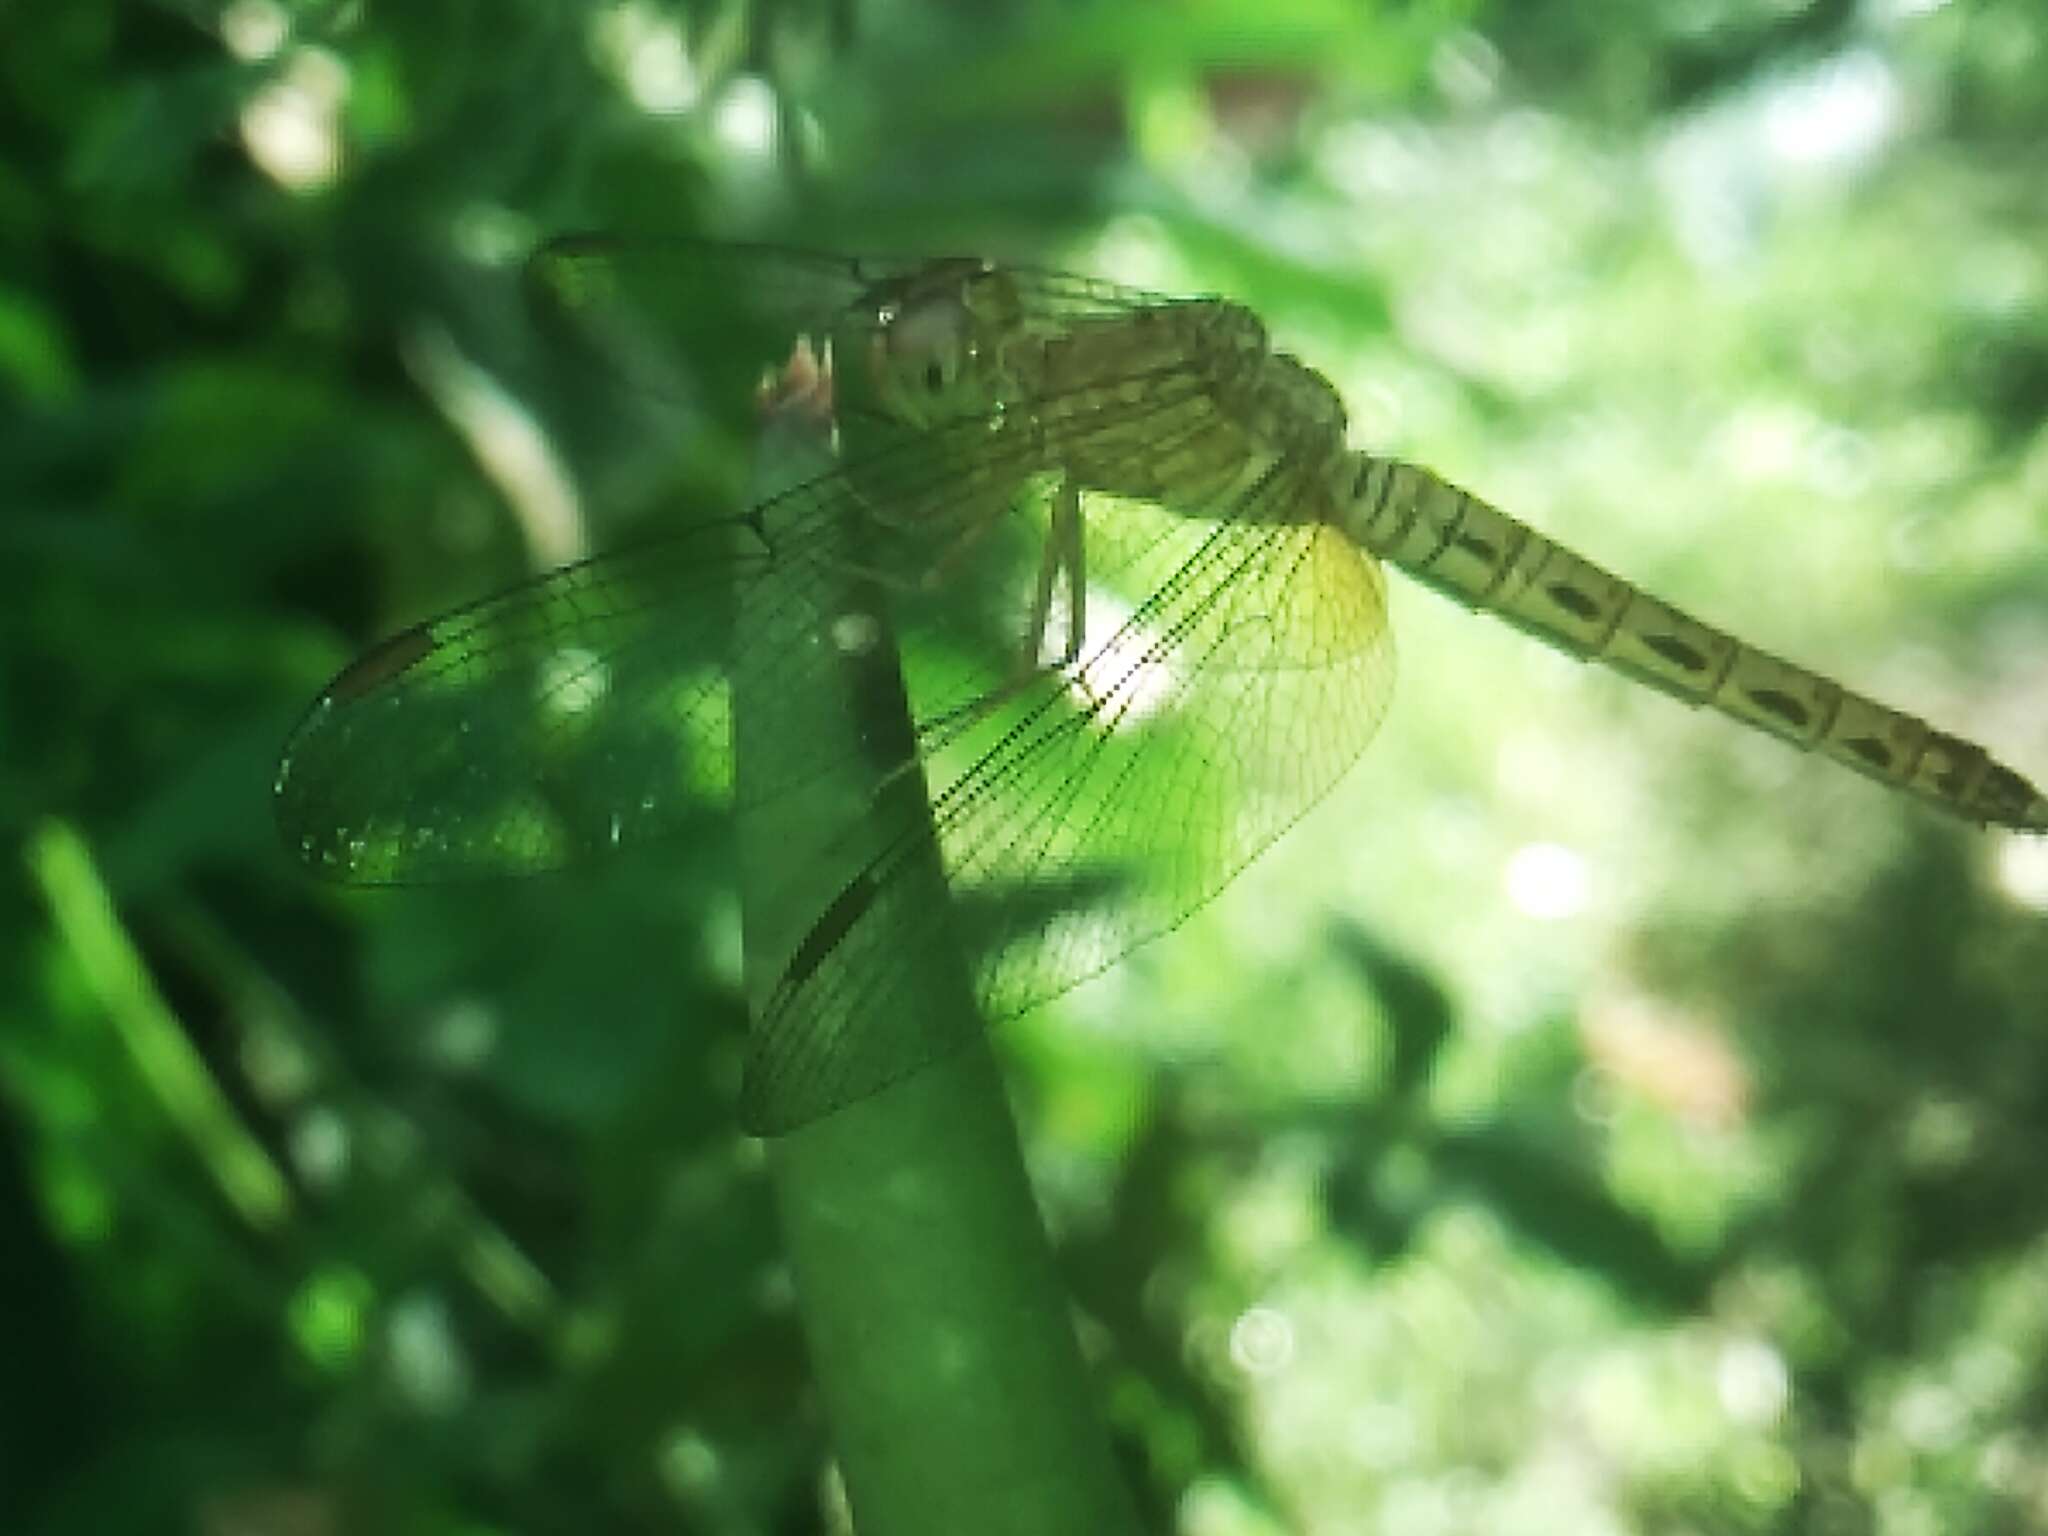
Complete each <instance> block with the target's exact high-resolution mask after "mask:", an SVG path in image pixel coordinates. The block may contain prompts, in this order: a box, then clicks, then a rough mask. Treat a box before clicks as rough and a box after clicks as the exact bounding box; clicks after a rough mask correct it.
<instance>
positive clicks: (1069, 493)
mask: <svg viewBox="0 0 2048 1536" xmlns="http://www.w3.org/2000/svg"><path fill="white" fill-rule="evenodd" d="M1083 557H1084V546H1083V540H1082V529H1081V486H1080V482H1079V481H1077V480H1075V479H1074V477H1073V476H1072V475H1068V476H1066V477H1065V478H1063V479H1062V480H1061V481H1060V488H1059V493H1058V494H1057V495H1056V496H1055V497H1054V498H1053V504H1052V526H1051V527H1050V528H1048V529H1047V530H1046V535H1045V547H1044V549H1043V550H1042V551H1041V552H1040V555H1039V560H1038V583H1037V586H1036V588H1035V589H1034V590H1033V592H1032V596H1031V618H1030V621H1029V623H1028V624H1027V625H1026V633H1025V636H1024V647H1023V652H1022V655H1021V656H1020V658H1019V664H1018V669H1017V670H1018V671H1019V672H1020V673H1021V674H1023V675H1024V676H1027V677H1028V676H1031V675H1034V674H1035V673H1037V672H1038V671H1040V670H1041V669H1046V670H1051V671H1055V672H1057V671H1060V670H1062V669H1063V668H1066V667H1069V666H1071V665H1072V664H1073V663H1074V662H1076V661H1079V660H1080V659H1081V643H1082V640H1083V637H1084V633H1085V627H1086V620H1087V610H1086V607H1085V606H1084V604H1085V598H1084V594H1085V592H1086V591H1087V583H1086V580H1085V577H1084V572H1085V570H1086V567H1085V566H1084V564H1083ZM1061 572H1065V574H1066V578H1067V580H1066V588H1067V591H1066V598H1067V638H1066V646H1065V648H1064V649H1063V650H1061V652H1060V653H1059V654H1058V655H1057V656H1055V657H1052V658H1051V659H1050V660H1049V661H1048V660H1047V659H1046V656H1045V630H1046V626H1047V625H1048V624H1050V623H1051V622H1052V598H1053V588H1054V586H1055V585H1056V584H1057V583H1058V581H1059V578H1060V574H1061Z"/></svg>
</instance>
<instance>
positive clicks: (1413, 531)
mask: <svg viewBox="0 0 2048 1536" xmlns="http://www.w3.org/2000/svg"><path fill="white" fill-rule="evenodd" d="M1345 470H1346V473H1347V475H1348V481H1347V483H1346V484H1345V485H1343V486H1342V487H1340V489H1341V490H1342V492H1343V494H1342V497H1341V505H1342V508H1343V510H1342V512H1341V513H1340V518H1341V521H1342V523H1343V526H1344V530H1345V532H1346V533H1348V534H1349V535H1350V536H1351V537H1352V538H1354V539H1356V540H1357V541H1358V542H1359V543H1360V544H1362V545H1364V546H1365V547H1366V548H1367V549H1369V550H1371V551H1372V552H1373V553H1374V554H1376V555H1379V556H1381V557H1382V558H1383V559H1386V560H1389V561H1392V562H1393V563H1394V564H1396V565H1398V566H1400V567H1401V568H1402V569H1403V570H1405V571H1407V572H1408V573H1409V574H1410V575H1411V576H1414V577H1416V578H1418V579H1419V580H1421V581H1424V582H1426V583H1428V584H1429V585H1430V586H1433V587H1435V588H1437V590H1439V591H1441V592H1444V593H1447V594H1449V595H1450V596H1452V597H1455V598H1457V599H1458V600H1459V601H1460V602H1462V603H1464V604H1465V605H1466V606H1468V607H1471V608H1475V609H1485V610H1486V611H1488V612H1490V613H1495V614H1498V615H1500V617H1502V618H1504V619H1506V620H1507V621H1508V622H1509V623H1511V624H1514V625H1516V626H1518V627H1519V628H1521V629H1524V630H1526V631H1528V632H1529V633H1530V634H1532V635H1535V636H1536V637H1537V638H1539V639H1542V640H1546V641H1548V642H1549V643H1550V644H1552V645H1555V646H1557V647H1558V648H1559V649H1561V650H1565V651H1569V652H1571V653H1572V654H1573V655H1576V656H1580V657H1585V658H1590V659H1594V660H1599V661H1603V662H1605V663H1606V664H1607V665H1609V666H1611V667H1614V668H1617V669H1618V670H1620V671H1622V672H1625V673H1627V674H1629V675H1630V676H1631V677H1634V678H1637V679H1639V680H1640V681H1642V682H1645V683H1648V684H1650V685H1651V686H1652V687H1654V688H1659V689H1662V690H1663V691H1664V692H1665V693H1668V694H1671V695H1672V696H1673V697H1675V698H1679V699H1682V700H1684V701H1685V702H1686V703H1688V704H1705V705H1709V706H1711V707H1712V708H1714V709H1717V710H1719V711H1721V713H1723V714H1725V715H1729V716H1731V717H1732V718H1734V719H1736V720H1740V721H1742V722H1743V723H1744V724H1745V725H1752V726H1755V727H1756V728H1758V729H1759V730H1764V731H1769V732H1770V733H1771V734H1772V735H1774V736H1777V737H1780V738H1782V739H1783V740H1785V741H1789V742H1791V743H1792V744H1793V745H1794V746H1796V747H1799V748H1801V749H1803V750H1807V751H1814V752H1819V753H1821V754H1822V755H1824V756H1827V757H1831V758H1834V759H1835V760H1836V761H1837V762H1840V763H1845V764H1847V765H1848V766H1849V767H1851V768H1854V769H1855V770H1856V771H1857V772H1859V773H1863V774H1867V775H1868V776H1869V777H1871V778H1873V779H1876V780H1878V781H1879V782H1881V783H1884V784H1889V785H1892V786H1894V787H1895V788H1899V789H1904V790H1908V791H1911V792H1912V793H1914V794H1917V795H1920V796H1922V797H1923V798H1925V799H1927V800H1930V801H1932V802H1934V803H1935V804H1936V805H1939V806H1941V807H1943V808H1944V809H1946V810H1949V811H1952V812H1954V813H1955V814H1956V815H1959V816H1962V817H1965V818H1967V819H1969V820H1971V821H1976V822H1988V823H1994V824H1996V825H2000V826H2007V827H2016V828H2021V829H2024V830H2028V831H2037V832H2038V831H2044V830H2048V799H2044V798H2043V797H2042V795H2041V794H2040V792H2039V791H2038V790H2036V789H2035V788H2034V787H2033V786H2032V785H2031V784H2029V783H2028V782H2027V781H2026V780H2025V779H2023V778H2022V777H2020V775H2019V774H2017V773H2015V772H2014V771H2013V770H2012V769H2010V768H2007V767H2005V766H2004V765H2002V764H2000V763H1997V762H1994V761H1993V760H1992V758H1991V756H1990V754H1988V753H1987V752H1985V750H1984V749H1983V748H1982V747H1979V746H1976V745H1974V744H1973V743H1970V742H1967V741H1963V740H1960V739H1959V738H1957V737H1954V736H1950V735H1948V734H1947V733H1945V732H1942V731H1938V730H1935V729H1934V728H1933V727H1932V726H1930V725H1928V724H1927V723H1926V722H1925V721H1923V720H1918V719H1915V718H1914V717H1913V716H1911V715H1907V714H1902V713H1900V712H1899V711H1898V710H1895V709H1888V708H1886V707H1885V706H1884V705H1882V704H1879V703H1878V702H1876V701H1875V700H1874V699H1869V698H1866V697H1864V696H1863V695H1862V694H1858V693H1852V692H1850V691H1849V690H1848V689H1846V688H1844V687H1842V686H1841V684H1839V683H1835V682H1831V681H1829V680H1828V679H1827V678H1825V677H1822V676H1820V674H1818V673H1816V672H1812V671H1809V670H1808V669H1807V668H1805V667H1801V666H1795V665H1794V664H1793V663H1791V662H1788V661H1784V660H1781V659H1780V658H1778V657H1776V656H1773V655H1770V654H1769V653H1768V652H1765V651H1760V650H1758V649H1757V648H1756V647H1755V646H1752V645H1746V644H1744V643H1743V642H1742V641H1740V640H1737V639H1736V638H1735V637H1734V636H1732V635H1730V634H1728V633H1726V632H1725V631H1722V630H1719V629H1716V628H1714V627H1713V626H1712V625H1710V624H1703V623H1701V622H1700V621H1699V620H1698V619H1695V618H1692V617H1690V616H1689V615H1687V614H1683V613H1680V612H1679V611H1678V610H1677V609H1676V608H1673V607H1671V606H1670V605H1669V604H1668V603H1663V602H1659V601H1658V600H1657V599H1656V598H1654V597H1651V596H1650V595H1649V594H1647V593H1645V592H1642V591H1639V590H1638V589H1637V588H1635V587H1633V586H1631V585H1629V583H1627V582H1625V581H1623V580H1621V578H1619V577H1618V576H1615V575H1612V574H1611V573H1609V572H1607V571H1604V570H1602V569H1601V568H1600V567H1599V566H1597V565H1594V564H1593V563H1592V562H1591V561H1589V560H1584V559H1581V558H1580V557H1579V556H1577V555H1575V554H1573V553H1572V552H1571V551H1570V550H1568V549H1566V548H1564V547H1563V546H1562V545H1560V544H1557V543H1556V542H1554V541H1552V540H1550V539H1547V538H1545V537H1543V535H1541V534H1540V533H1537V532H1536V531H1535V530H1534V529H1532V528H1530V527H1529V526H1528V525H1527V524H1525V523H1521V522H1517V521H1516V520H1515V519H1514V518H1512V517H1509V516H1508V515H1507V514H1506V513H1504V512H1501V511H1498V510H1497V509H1495V508H1493V507H1490V506H1488V505H1487V504H1486V503H1485V502H1483V501H1480V500H1479V499H1478V498H1477V497H1474V496H1470V495H1468V494H1466V493H1465V492H1464V491H1461V490H1459V489H1458V488H1457V487H1455V486H1452V485H1448V484H1446V483H1445V482H1443V481H1442V480H1439V479H1438V478H1437V477H1436V476H1435V475H1433V474H1431V473H1430V472H1429V471H1428V470H1426V469H1421V468H1419V467H1417V466H1415V465H1411V464H1402V463H1399V462H1396V461H1394V460H1390V459H1376V458H1373V457H1371V456H1370V455H1366V454H1352V455H1349V456H1347V458H1346V460H1345Z"/></svg>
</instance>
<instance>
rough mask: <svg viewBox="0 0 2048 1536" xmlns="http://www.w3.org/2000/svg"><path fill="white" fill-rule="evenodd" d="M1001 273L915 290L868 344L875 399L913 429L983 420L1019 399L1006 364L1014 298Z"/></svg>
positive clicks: (897, 302) (886, 314)
mask: <svg viewBox="0 0 2048 1536" xmlns="http://www.w3.org/2000/svg"><path fill="white" fill-rule="evenodd" d="M1007 286H1008V285H1007V284H1006V282H1005V280H1004V279H1003V277H1002V275H1001V274H1000V273H998V272H993V271H988V270H977V271H974V272H971V273H968V274H965V275H964V276H960V277H958V278H957V279H954V280H950V281H945V282H928V283H924V284H920V285H918V286H916V287H913V288H911V289H910V290H908V291H906V292H905V293H903V294H900V295H899V296H897V297H896V298H895V299H894V300H892V301H891V302H890V303H888V304H886V305H884V306H883V307H882V309H881V310H880V312H879V315H878V320H879V322H880V323H879V324H878V325H877V326H876V328H875V331H874V336H873V339H872V341H871V342H870V344H869V353H868V366H869V371H870V375H871V378H872V382H873V384H874V387H875V393H876V395H877V396H878V397H879V398H880V400H881V403H882V405H883V407H884V409H886V410H887V411H888V412H889V413H890V414H891V415H892V416H894V417H896V418H897V419H898V420H900V421H903V422H907V423H908V424H910V425H912V426H917V427H930V426H934V425H937V424H938V423H940V422H943V421H957V420H959V419H961V418H963V417H968V416H979V415H985V414H987V413H989V412H991V411H993V410H995V409H997V408H998V407H999V406H1000V405H1001V404H1002V403H1003V401H1004V399H1005V398H1006V397H1007V396H1009V395H1011V394H1013V393H1014V392H1015V389H1016V381H1015V380H1013V379H1011V378H1010V377H1009V376H1008V370H1007V369H1006V368H1005V367H1004V366H1003V348H1002V345H1001V343H1002V339H1003V331H1002V323H1003V315H1002V313H1001V312H1002V311H1006V310H1009V309H1011V308H1012V307H1013V306H1014V295H1013V294H1009V293H1007V292H1006V289H1007Z"/></svg>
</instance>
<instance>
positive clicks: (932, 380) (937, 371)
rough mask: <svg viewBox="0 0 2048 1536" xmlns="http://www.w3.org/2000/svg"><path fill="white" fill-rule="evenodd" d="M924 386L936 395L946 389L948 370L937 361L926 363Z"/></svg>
mask: <svg viewBox="0 0 2048 1536" xmlns="http://www.w3.org/2000/svg"><path fill="white" fill-rule="evenodd" d="M924 387H925V388H926V389H928V390H930V391H931V392H932V393H933V394H935V395H936V394H937V393H938V392H939V391H940V390H942V389H944V388H945V387H946V370H945V369H944V368H941V367H940V366H939V365H938V364H937V363H936V362H930V363H926V364H925V365H924Z"/></svg>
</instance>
